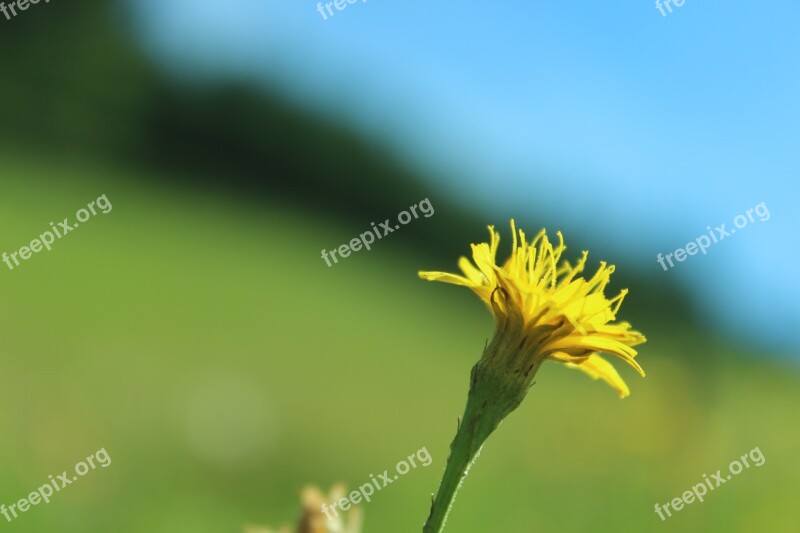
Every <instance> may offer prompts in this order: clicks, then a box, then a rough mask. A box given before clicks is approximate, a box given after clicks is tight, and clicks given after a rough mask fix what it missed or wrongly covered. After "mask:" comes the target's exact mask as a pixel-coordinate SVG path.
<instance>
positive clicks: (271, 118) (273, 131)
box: [0, 0, 690, 329]
mask: <svg viewBox="0 0 800 533" xmlns="http://www.w3.org/2000/svg"><path fill="white" fill-rule="evenodd" d="M129 20H130V18H129V15H128V14H126V9H125V4H124V3H121V2H113V1H103V0H82V1H81V2H69V3H68V2H53V3H50V4H43V3H40V4H38V5H36V6H31V8H30V9H28V10H27V11H25V12H22V13H20V15H19V16H17V17H16V18H14V19H12V20H11V21H5V20H1V19H0V46H2V49H3V50H4V52H5V53H4V54H2V55H0V70H1V71H2V72H3V74H4V80H3V83H2V84H1V85H0V101H2V103H3V105H2V106H0V140H2V141H3V142H4V144H6V145H7V146H10V147H16V146H19V147H22V148H26V149H33V150H34V151H38V152H43V153H45V152H46V153H48V154H59V153H62V154H66V153H72V154H75V153H77V154H81V155H86V156H89V157H96V158H102V159H105V160H111V161H112V162H117V163H118V164H120V165H126V166H134V167H139V168H141V169H142V170H143V171H144V172H142V174H144V175H159V176H164V175H173V176H191V180H189V179H187V178H175V179H184V180H185V183H184V184H183V185H184V186H187V187H197V186H202V187H205V188H208V189H210V190H211V189H213V190H215V191H217V192H221V193H223V194H228V195H232V196H245V197H248V198H255V199H258V198H259V197H261V198H278V199H280V201H281V202H282V203H284V204H290V205H294V206H297V207H302V208H303V209H314V210H315V211H317V212H318V213H320V214H321V215H322V216H328V217H332V218H335V219H337V220H342V221H344V222H345V223H347V224H351V225H353V226H354V227H355V228H356V229H359V228H363V227H364V226H365V224H366V223H368V222H370V221H381V220H383V219H385V218H387V217H394V216H395V215H396V213H397V212H398V211H399V210H401V209H404V208H406V207H407V206H409V205H412V204H415V203H417V202H419V201H420V200H421V199H423V198H425V197H430V198H431V201H432V202H433V204H434V206H435V208H436V220H437V224H436V228H437V229H436V231H431V230H430V228H429V227H426V225H425V224H416V225H415V224H411V225H409V226H408V227H407V228H405V229H404V230H403V231H402V232H399V233H398V234H397V236H396V237H393V239H394V240H395V242H397V243H398V245H399V244H401V243H402V244H404V245H406V246H411V245H412V243H413V246H414V247H415V252H416V253H417V254H419V255H420V256H422V257H425V256H427V257H429V258H430V259H429V260H426V261H425V263H424V265H423V264H421V265H420V266H421V267H422V266H425V267H426V268H442V269H448V270H449V269H453V268H455V263H456V258H457V257H458V256H459V255H461V254H464V253H465V252H467V251H468V250H469V248H468V243H469V242H470V241H473V240H477V239H483V238H484V236H485V235H486V233H485V225H486V223H487V222H488V221H485V220H482V217H474V216H471V214H470V213H468V212H466V211H465V210H463V209H462V208H460V207H459V206H458V205H456V204H452V203H450V202H448V199H447V198H446V197H443V196H442V195H439V194H436V192H435V191H432V190H431V188H430V187H428V186H426V185H424V180H423V179H422V177H421V176H418V175H415V174H414V173H413V172H411V171H410V170H409V169H408V168H407V167H405V166H404V165H403V164H402V162H401V161H399V160H398V158H397V157H395V156H393V155H392V154H390V153H387V152H386V151H385V150H384V149H381V148H379V147H378V146H376V145H375V143H372V142H370V141H369V140H368V139H364V138H361V137H359V136H357V135H356V134H354V133H353V132H352V131H350V130H348V129H347V128H344V127H343V126H341V125H339V124H335V123H332V122H329V121H327V120H323V119H321V118H319V117H317V116H314V115H312V114H310V113H309V112H307V111H305V110H300V109H297V108H295V107H292V106H290V105H288V104H287V103H286V102H285V101H284V100H283V99H282V98H281V96H280V95H278V94H275V93H270V92H268V91H266V90H264V89H263V88H257V87H252V86H247V85H244V84H239V83H236V82H235V81H232V82H230V83H219V84H217V85H215V86H197V85H188V84H186V83H185V82H184V85H180V84H178V83H177V82H175V81H174V80H171V79H168V75H167V74H166V73H163V72H160V71H159V70H158V69H157V68H156V67H155V66H154V65H152V64H151V63H150V61H149V60H148V58H147V56H146V55H145V54H144V53H143V52H142V51H141V50H140V49H139V48H138V46H137V44H136V41H135V39H134V37H133V36H132V34H131V32H130V31H129V28H130V24H128V22H129ZM151 170H157V171H158V172H148V171H151ZM534 208H535V206H532V210H533V209H534ZM520 222H521V223H524V224H525V225H526V226H528V227H536V225H538V224H540V223H541V221H537V220H535V219H534V218H531V219H527V220H524V221H520ZM569 244H570V248H571V250H572V251H573V252H575V253H577V252H576V250H580V249H582V248H584V246H583V243H582V239H581V238H580V236H575V235H571V236H570V241H569ZM314 253H316V251H315V252H314ZM600 255H602V254H600ZM593 257H595V258H598V254H597V253H595V254H594V255H593ZM622 270H623V272H621V273H620V274H619V275H618V276H617V279H616V280H615V286H617V287H622V286H627V287H630V288H631V293H632V294H631V298H630V299H629V300H628V303H627V304H626V306H625V315H626V316H629V317H630V316H643V318H644V320H641V319H639V318H637V326H639V327H641V328H643V329H644V328H646V327H647V325H648V324H647V323H648V322H655V321H659V322H661V325H662V326H663V325H664V322H665V321H666V322H669V323H671V324H673V325H675V326H681V325H686V326H687V327H688V324H689V323H690V317H689V301H688V299H687V298H686V295H685V293H683V292H681V291H680V290H679V289H678V288H677V287H675V286H670V285H669V284H667V283H665V282H664V280H663V279H659V280H658V281H655V280H653V279H649V278H645V277H637V276H635V275H633V274H632V273H631V272H630V271H625V269H622ZM642 322H644V323H642Z"/></svg>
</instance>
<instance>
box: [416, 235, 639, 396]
mask: <svg viewBox="0 0 800 533" xmlns="http://www.w3.org/2000/svg"><path fill="white" fill-rule="evenodd" d="M511 232H512V234H513V238H514V240H513V247H512V251H511V255H510V256H509V258H508V259H507V260H506V261H505V262H504V263H503V265H502V266H499V265H498V264H497V247H498V244H499V242H500V236H499V234H498V233H497V232H496V231H495V230H494V227H493V226H489V233H490V235H491V238H490V241H489V243H481V244H473V245H472V260H473V262H474V264H473V262H470V261H469V260H468V259H467V258H466V257H462V258H461V259H460V260H459V263H458V265H459V267H460V268H461V270H462V272H463V275H457V274H449V273H445V272H420V273H419V275H420V277H421V278H423V279H427V280H430V281H443V282H445V283H453V284H456V285H463V286H465V287H469V288H470V289H472V290H473V291H474V292H475V293H476V294H477V295H478V296H479V297H480V298H481V299H482V300H483V301H484V303H485V304H486V305H487V306H488V307H489V310H490V311H491V312H492V314H493V315H494V318H495V322H496V325H497V332H496V334H495V338H494V340H493V341H492V343H491V344H490V345H489V346H488V347H487V350H486V352H485V353H484V356H483V358H482V359H481V361H480V362H479V363H478V365H477V366H482V367H485V368H486V369H488V371H489V372H492V371H494V372H501V373H512V374H514V375H516V376H519V378H520V379H521V380H522V381H523V382H524V384H525V385H526V386H527V387H529V386H530V384H531V382H532V380H533V375H534V374H535V373H536V370H538V368H539V366H540V365H541V364H542V362H543V361H545V360H547V359H552V360H554V361H560V362H562V363H566V364H567V366H569V367H572V368H578V369H580V370H582V371H584V372H586V373H587V374H588V375H589V376H591V377H593V378H594V379H598V378H599V379H602V380H604V381H606V382H607V383H608V384H609V385H611V386H612V387H614V389H616V390H617V392H618V393H619V395H620V397H621V398H624V397H625V396H627V395H628V394H629V390H628V387H627V385H626V384H625V382H624V381H623V380H622V378H621V377H620V376H619V374H618V373H617V371H616V370H615V369H614V367H613V366H611V364H610V363H609V362H608V361H606V360H605V359H603V358H602V357H601V356H600V355H599V352H603V353H607V354H610V355H614V356H617V357H619V358H621V359H623V360H624V361H626V362H627V363H628V364H630V365H631V366H632V367H634V368H635V369H636V370H637V371H638V372H639V373H640V374H641V375H642V376H644V375H645V374H644V371H643V370H642V368H641V367H640V366H639V364H638V363H637V362H636V361H635V360H634V357H635V356H636V353H637V352H636V350H634V349H633V348H632V346H636V345H637V344H641V343H643V342H645V338H644V336H643V335H642V334H641V333H639V332H638V331H635V330H632V329H631V326H630V324H628V323H627V322H619V323H614V322H613V321H614V320H615V319H616V315H617V311H618V310H619V307H620V305H621V304H622V300H623V299H624V297H625V295H626V294H627V292H628V291H627V289H626V290H623V291H621V292H620V293H619V294H618V295H617V296H615V297H614V298H612V299H610V300H609V299H607V298H606V297H605V295H604V294H603V291H604V290H605V287H606V285H607V284H608V282H609V279H610V278H611V274H612V272H614V267H613V266H611V265H608V266H607V265H606V264H605V263H604V262H601V263H600V268H599V269H598V270H597V272H596V273H595V274H594V276H592V277H591V279H589V280H588V281H587V280H586V279H584V278H582V277H578V275H579V274H580V273H581V272H583V268H584V266H585V265H586V259H587V255H588V252H585V251H584V252H583V255H582V257H581V258H580V260H579V261H578V262H577V264H576V265H574V266H573V265H571V264H570V263H569V262H568V261H563V262H561V263H560V264H559V262H560V260H561V254H562V253H563V252H564V250H565V249H566V247H565V246H564V240H563V238H562V236H561V233H560V232H559V233H558V240H559V244H558V246H554V245H553V244H551V243H550V241H549V240H548V238H547V235H546V233H545V231H544V230H542V231H541V232H539V234H538V235H537V236H536V237H535V238H534V239H533V240H532V241H531V242H530V243H529V242H527V240H526V238H525V233H524V232H523V231H522V230H519V231H517V230H516V228H515V226H514V221H513V220H512V221H511ZM474 375H475V370H473V379H474Z"/></svg>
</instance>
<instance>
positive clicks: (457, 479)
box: [422, 361, 527, 533]
mask: <svg viewBox="0 0 800 533" xmlns="http://www.w3.org/2000/svg"><path fill="white" fill-rule="evenodd" d="M519 385H522V384H521V383H518V382H517V380H516V379H511V380H509V379H508V377H507V376H503V375H502V374H497V373H495V372H493V371H492V369H491V368H486V366H485V365H483V364H482V362H480V361H479V362H478V364H476V365H475V367H474V368H473V369H472V381H471V386H470V390H469V396H468V397H467V406H466V408H465V409H464V416H463V418H462V420H461V421H460V423H459V425H458V431H456V436H455V438H454V439H453V442H452V444H450V456H449V457H448V458H447V466H445V470H444V475H443V476H442V481H441V483H440V485H439V490H438V492H437V494H436V497H435V498H434V500H433V503H432V504H431V512H430V515H429V516H428V520H427V521H426V522H425V526H424V527H423V529H422V531H423V533H439V532H441V531H442V530H443V529H444V525H445V521H446V520H447V515H448V513H449V512H450V509H451V508H452V507H453V502H454V501H455V498H456V494H457V493H458V490H459V489H460V488H461V484H462V482H463V481H464V478H465V477H467V474H468V473H469V469H470V467H472V465H473V464H474V463H475V460H476V459H477V458H478V455H479V454H480V451H481V448H482V447H483V444H484V442H486V439H488V438H489V435H491V434H492V432H493V431H494V430H495V429H497V426H498V425H499V424H500V422H501V421H502V420H503V419H504V418H505V417H506V416H507V415H508V414H509V413H511V411H513V410H514V409H516V408H517V407H518V406H519V404H520V403H521V402H522V399H523V398H524V397H525V393H526V392H527V387H524V386H523V387H520V386H519Z"/></svg>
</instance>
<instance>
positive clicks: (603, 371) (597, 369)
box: [565, 354, 631, 398]
mask: <svg viewBox="0 0 800 533" xmlns="http://www.w3.org/2000/svg"><path fill="white" fill-rule="evenodd" d="M565 364H566V365H567V366H568V367H570V368H577V369H578V370H582V371H583V372H584V373H586V374H588V375H589V376H590V377H591V378H592V379H602V380H603V381H605V382H606V383H608V384H609V385H611V386H612V387H614V390H616V391H617V392H618V393H619V397H620V398H624V397H626V396H628V395H629V394H630V393H631V391H630V390H629V389H628V386H627V385H626V384H625V382H624V381H623V380H622V378H621V377H620V376H619V374H618V373H617V370H616V369H615V368H614V367H613V366H612V365H611V363H609V362H608V361H606V360H605V359H603V358H602V357H600V356H599V355H597V354H592V355H590V356H589V358H588V359H586V360H585V361H584V362H582V363H579V364H575V363H565Z"/></svg>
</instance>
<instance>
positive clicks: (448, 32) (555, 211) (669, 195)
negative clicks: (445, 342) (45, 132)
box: [134, 0, 800, 353]
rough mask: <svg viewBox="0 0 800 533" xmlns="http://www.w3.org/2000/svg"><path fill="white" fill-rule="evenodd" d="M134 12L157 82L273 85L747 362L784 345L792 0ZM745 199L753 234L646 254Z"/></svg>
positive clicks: (798, 68)
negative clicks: (688, 317) (729, 337)
mask: <svg viewBox="0 0 800 533" xmlns="http://www.w3.org/2000/svg"><path fill="white" fill-rule="evenodd" d="M134 6H135V9H136V14H137V18H138V20H139V25H138V27H139V28H140V30H141V34H142V35H143V37H144V41H145V42H146V43H147V46H148V48H149V49H150V50H151V52H152V53H153V55H154V57H157V58H159V59H160V60H161V61H163V63H164V64H165V65H167V66H169V68H170V69H172V70H174V71H184V72H191V73H195V74H196V73H197V72H203V73H206V74H207V75H209V76H213V77H218V76H220V75H223V74H225V73H229V74H233V75H236V76H237V77H242V76H245V77H250V78H252V79H254V80H256V81H261V82H264V83H265V84H270V85H276V84H277V85H279V86H281V87H283V88H284V89H285V90H286V91H287V92H288V93H289V94H291V95H292V96H293V97H294V98H296V99H297V100H298V102H300V103H302V104H304V105H307V106H309V107H312V108H313V109H315V110H317V111H320V112H323V113H327V114H329V115H331V116H334V117H337V118H343V119H345V120H346V121H348V122H349V123H351V124H352V125H353V126H354V127H356V128H358V129H359V130H361V131H362V132H363V133H365V134H366V135H369V136H371V137H373V138H376V139H378V140H380V141H381V142H385V143H387V144H389V145H391V146H392V147H394V148H395V149H397V150H398V151H399V153H400V154H401V155H403V156H405V157H406V159H407V160H408V161H409V163H410V164H412V165H414V166H416V167H418V168H419V169H421V170H424V171H425V172H426V173H427V174H428V175H430V176H432V180H434V183H432V187H434V189H435V190H438V191H441V194H445V191H446V193H447V194H448V195H454V194H455V195H457V196H458V197H459V198H460V199H461V200H463V201H464V202H465V203H468V204H470V205H472V206H474V207H477V208H479V209H482V210H484V211H485V212H486V216H487V220H489V221H495V222H498V223H499V222H501V221H502V220H504V219H507V218H508V217H509V216H510V215H514V216H517V217H519V218H521V219H523V220H524V218H525V215H526V214H529V213H531V212H535V215H537V216H543V218H544V219H545V220H547V221H549V222H548V223H549V224H552V225H553V226H554V227H553V228H552V229H556V227H557V228H560V229H562V230H564V231H565V233H566V234H567V237H569V233H570V231H573V232H576V233H580V234H581V235H585V236H588V237H590V238H591V240H592V241H598V242H603V243H607V245H608V247H607V250H611V251H612V257H609V259H611V260H612V261H614V262H617V263H622V262H635V263H638V265H639V266H643V267H644V268H649V269H652V270H653V271H654V272H660V273H661V274H662V275H663V276H664V277H665V279H666V278H668V277H669V278H672V277H677V278H678V279H680V280H681V281H682V282H683V283H685V284H687V285H688V286H690V287H692V288H693V289H694V290H695V292H697V293H698V294H699V295H700V296H701V298H700V299H699V300H698V306H699V307H700V308H701V309H702V310H703V311H704V312H705V315H706V316H707V317H708V320H709V321H710V322H711V323H714V324H716V325H718V326H721V327H726V328H729V329H730V330H733V331H739V332H741V331H748V332H750V333H755V334H756V336H757V337H758V338H760V339H761V340H770V344H771V346H770V347H769V348H768V349H765V351H766V352H770V353H773V352H774V351H777V352H780V353H785V351H786V350H788V349H790V348H792V347H793V348H797V347H800V340H797V339H796V338H792V336H790V335H785V334H784V332H786V331H789V332H791V331H794V330H796V329H797V328H798V327H799V326H800V310H799V309H800V307H799V306H798V305H797V302H798V301H800V283H798V281H797V277H796V274H795V271H796V268H795V267H796V265H797V264H798V258H799V257H800V253H799V252H798V251H797V242H798V239H797V235H798V230H800V223H798V222H799V221H800V216H799V215H798V207H800V194H798V193H799V192H800V186H798V185H797V177H798V176H797V174H798V169H800V164H798V163H800V149H799V148H800V103H798V96H800V32H798V31H797V26H798V22H799V21H798V18H799V17H798V16H799V15H800V4H798V3H797V2H791V1H788V0H785V1H767V2H758V3H757V2H743V1H738V2H708V1H707V0H706V1H704V2H701V1H700V0H686V3H685V4H684V5H683V6H682V7H680V8H674V12H673V13H672V14H670V15H669V16H667V17H663V16H662V15H661V14H660V13H659V11H658V10H657V9H656V8H655V4H654V2H651V1H650V0H637V1H632V0H624V1H622V2H533V3H532V2H522V1H507V2H503V3H502V4H501V3H498V4H497V5H493V4H490V3H487V2H481V3H479V2H475V3H472V4H469V5H465V3H431V2H422V1H419V0H406V1H403V2H392V1H388V0H368V1H367V2H360V1H359V2H357V3H355V4H352V5H348V7H347V8H346V9H345V10H343V11H340V12H336V14H335V15H334V16H333V17H330V18H329V19H328V20H323V18H322V16H321V15H320V14H319V13H318V12H317V11H316V2H313V1H310V0H292V1H291V2H278V1H275V0H225V1H223V0H218V1H210V0H172V1H171V2H157V1H155V0H139V1H138V2H134ZM431 198H432V200H433V198H434V195H433V194H432V196H431ZM761 202H765V203H766V205H767V207H768V208H769V211H770V214H771V217H770V219H769V220H768V221H766V222H763V223H761V222H758V221H756V222H754V223H752V224H750V225H749V226H747V227H746V228H743V229H742V230H740V231H739V233H737V234H736V235H732V236H731V237H730V238H729V239H726V240H725V241H723V242H720V243H719V244H717V245H714V246H712V247H711V248H710V249H709V252H708V255H705V256H699V255H698V256H695V257H690V258H689V259H687V260H686V261H685V262H684V263H679V264H678V265H677V267H676V268H675V269H674V270H670V271H668V272H663V271H662V270H661V267H660V266H659V265H658V263H657V262H656V254H658V253H659V252H661V253H668V252H671V251H673V250H675V249H676V248H678V247H679V246H683V245H685V244H686V243H687V242H689V241H691V240H694V239H695V238H696V237H698V236H699V235H701V234H703V233H705V232H706V227H707V226H712V227H715V226H717V225H719V224H721V223H723V222H724V223H726V224H727V225H728V228H730V227H731V226H732V221H733V219H734V217H735V216H736V215H739V214H742V213H744V212H745V211H746V210H747V209H749V208H752V207H754V206H755V205H757V204H759V203H761ZM595 259H597V258H595ZM775 339H780V340H779V341H778V342H774V341H775ZM781 346H782V347H781Z"/></svg>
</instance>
